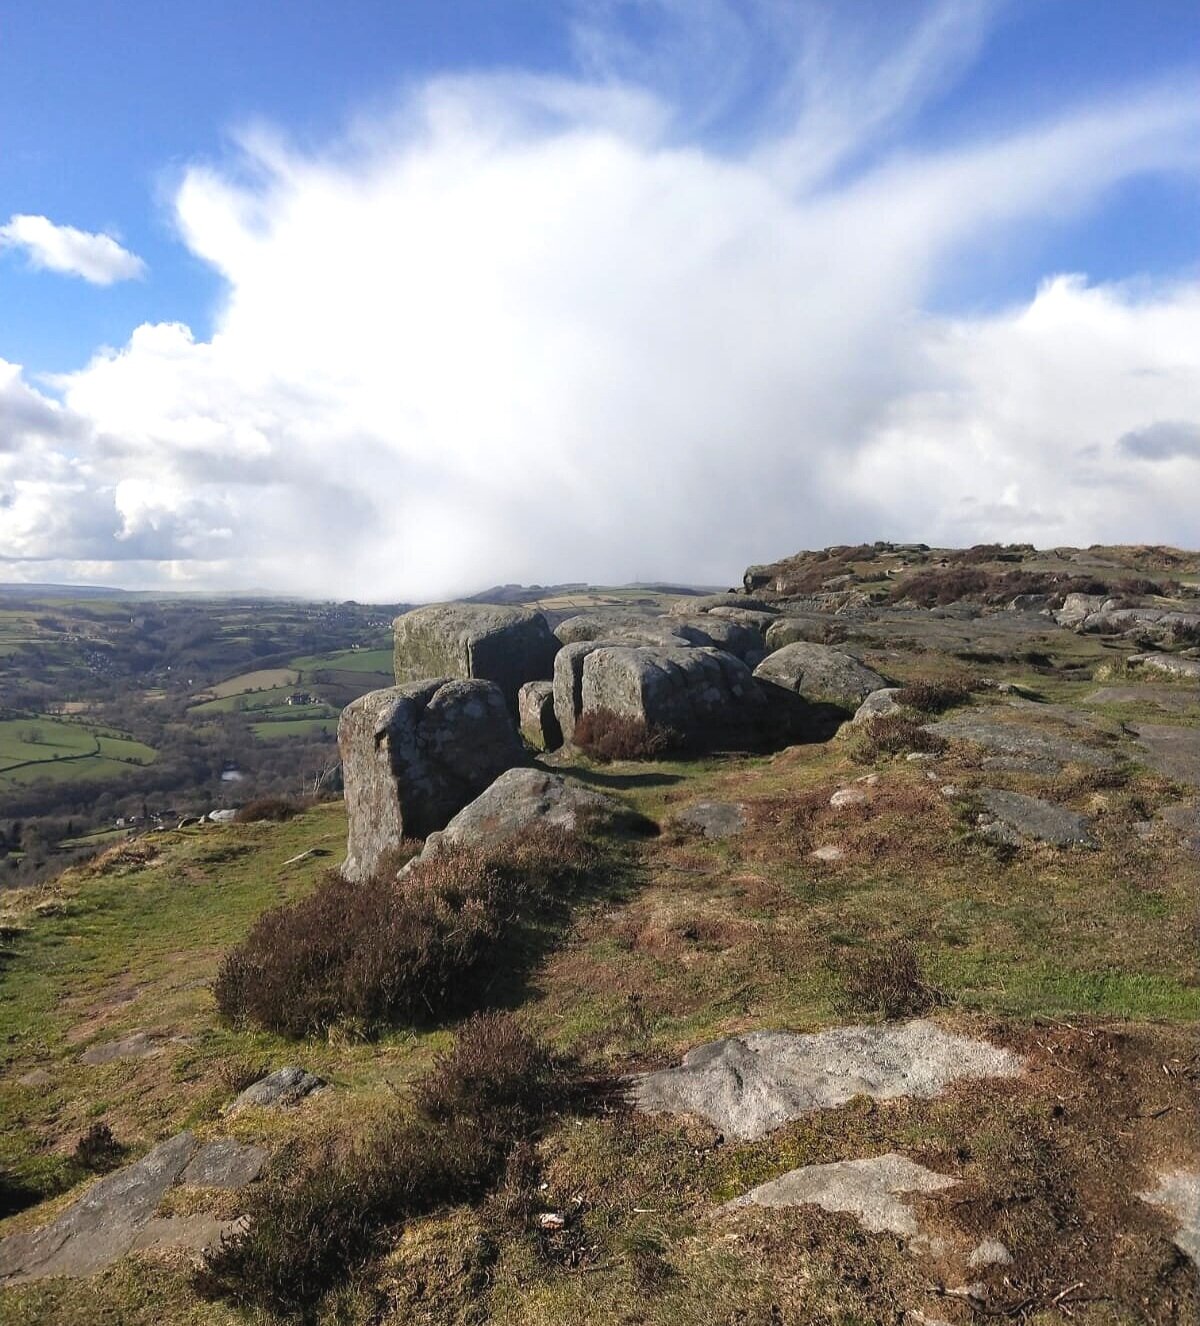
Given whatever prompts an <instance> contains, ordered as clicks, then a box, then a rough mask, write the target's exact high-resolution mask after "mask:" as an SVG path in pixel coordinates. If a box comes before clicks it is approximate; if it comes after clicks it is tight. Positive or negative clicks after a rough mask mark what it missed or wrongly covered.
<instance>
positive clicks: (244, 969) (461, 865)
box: [214, 830, 589, 1036]
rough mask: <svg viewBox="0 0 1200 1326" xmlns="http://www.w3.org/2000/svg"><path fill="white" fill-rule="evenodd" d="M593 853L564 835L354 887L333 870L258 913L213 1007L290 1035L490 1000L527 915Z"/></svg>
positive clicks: (439, 1012) (223, 971)
mask: <svg viewBox="0 0 1200 1326" xmlns="http://www.w3.org/2000/svg"><path fill="white" fill-rule="evenodd" d="M588 860H589V853H588V849H587V848H586V846H585V845H584V844H583V843H581V842H580V841H579V840H578V839H577V838H574V837H572V836H571V835H569V834H566V833H564V832H562V831H555V830H543V831H541V832H538V833H531V834H527V835H526V836H525V837H524V838H523V839H522V840H520V841H519V842H514V843H512V844H505V845H504V848H503V849H502V850H493V851H491V852H484V851H480V850H478V849H475V848H469V847H458V846H455V847H448V848H446V849H444V850H443V851H441V852H439V853H437V854H436V855H434V856H432V857H430V858H429V859H428V860H425V861H422V862H420V863H419V864H418V865H417V866H415V867H414V868H413V869H412V870H411V871H410V872H409V873H408V874H407V875H406V876H405V878H404V879H403V880H397V879H396V878H395V877H394V873H384V874H380V875H377V876H375V877H374V878H373V879H371V880H370V881H367V882H365V883H357V884H352V883H349V882H348V881H347V880H345V879H343V878H342V877H341V876H340V875H337V874H335V873H331V874H329V875H327V876H326V878H325V879H324V881H323V882H322V883H321V884H320V885H318V887H317V889H316V891H315V892H314V893H312V894H310V895H309V896H308V897H307V898H304V899H301V900H300V901H299V902H296V903H293V904H290V905H289V906H286V907H280V908H276V909H275V910H274V911H270V912H267V913H266V914H265V915H264V916H262V917H260V918H259V920H258V921H257V923H256V924H255V925H254V927H253V929H252V930H251V931H250V933H249V934H248V935H247V936H246V938H245V939H244V940H243V941H242V943H240V944H239V945H237V947H236V948H234V949H232V950H231V951H230V952H229V953H228V954H227V955H226V956H225V959H224V961H223V962H222V964H221V968H220V971H219V972H218V975H217V979H216V982H215V985H214V994H215V997H216V1001H217V1006H218V1008H219V1009H220V1010H221V1012H222V1014H224V1016H225V1017H227V1018H228V1019H230V1020H231V1021H233V1022H242V1021H246V1020H249V1021H252V1022H256V1023H258V1024H259V1025H260V1026H262V1027H265V1028H267V1029H268V1030H271V1031H276V1032H279V1033H280V1034H282V1035H285V1036H305V1035H310V1034H313V1033H319V1032H322V1031H324V1030H327V1029H328V1028H329V1027H331V1026H334V1025H336V1024H338V1023H353V1024H357V1025H358V1026H359V1027H360V1028H361V1029H362V1030H364V1031H372V1030H375V1029H377V1028H379V1027H383V1026H389V1025H395V1024H397V1023H411V1022H423V1021H425V1020H427V1019H429V1018H431V1017H432V1018H436V1017H440V1016H444V1015H446V1014H448V1013H453V1012H457V1011H464V1010H470V1009H473V1008H475V1007H478V1005H479V1004H480V1002H482V1000H483V998H484V995H485V992H486V988H487V986H488V984H489V982H490V981H491V979H492V978H493V977H494V976H495V975H496V973H497V970H498V968H499V967H502V966H504V965H506V963H507V961H510V960H511V959H510V958H508V959H506V956H505V950H506V949H507V948H509V947H510V941H511V940H512V939H513V938H514V936H515V933H516V930H517V928H518V924H519V918H520V917H522V916H525V915H528V914H533V913H536V912H537V910H538V908H539V907H540V905H541V904H542V903H543V902H544V901H545V900H546V899H547V898H548V897H549V896H551V895H552V894H554V893H561V892H562V891H564V889H567V888H569V887H570V886H571V885H572V883H573V882H574V881H575V880H576V879H577V877H578V876H579V875H580V874H581V873H582V871H583V870H584V869H585V868H586V865H587V863H588Z"/></svg>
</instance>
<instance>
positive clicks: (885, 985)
mask: <svg viewBox="0 0 1200 1326" xmlns="http://www.w3.org/2000/svg"><path fill="white" fill-rule="evenodd" d="M830 965H831V967H832V968H833V972H834V975H835V977H836V978H837V980H838V983H839V985H840V986H841V998H840V1000H839V1001H838V1002H839V1004H840V1007H841V1009H842V1010H843V1011H845V1012H848V1013H855V1014H862V1013H874V1014H878V1015H879V1016H880V1017H884V1018H889V1019H891V1018H907V1017H917V1016H919V1015H920V1014H922V1013H928V1012H929V1010H930V1009H932V1008H935V1007H936V1006H937V1005H939V1004H944V1003H945V1002H946V996H945V994H944V993H943V992H942V991H941V990H939V989H938V988H937V987H936V986H934V985H932V984H931V983H930V982H929V981H928V980H927V979H926V977H925V973H924V970H923V969H922V966H921V960H920V958H919V957H918V955H917V951H916V949H914V948H913V946H912V945H911V944H910V943H908V942H907V941H906V940H897V941H895V942H893V943H891V944H888V945H887V947H885V948H881V949H877V950H875V951H873V952H869V953H860V952H849V953H844V954H841V955H839V956H838V957H836V958H835V959H833V960H832V961H831V964H830Z"/></svg>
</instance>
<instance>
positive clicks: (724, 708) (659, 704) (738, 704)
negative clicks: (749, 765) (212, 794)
mask: <svg viewBox="0 0 1200 1326" xmlns="http://www.w3.org/2000/svg"><path fill="white" fill-rule="evenodd" d="M762 705H763V702H762V697H761V696H760V694H759V692H758V689H757V687H756V686H755V684H754V677H753V675H752V673H751V672H750V669H749V668H748V667H747V666H746V665H745V664H744V663H743V662H742V661H741V660H740V659H737V658H734V656H733V655H732V654H727V653H725V652H724V651H723V650H720V649H711V648H706V647H698V648H691V649H649V648H642V647H630V646H626V645H605V646H601V647H599V648H596V649H593V650H591V651H590V652H589V653H587V654H586V655H585V656H584V657H583V660H582V669H581V675H580V685H579V708H578V710H577V711H576V714H575V717H576V718H577V717H578V715H579V714H581V713H587V712H588V711H589V710H597V709H605V710H609V711H611V712H612V713H616V714H621V715H624V716H625V717H628V718H636V719H641V720H642V721H644V722H645V723H647V724H648V725H651V726H656V727H662V728H670V729H672V730H673V731H674V732H676V733H678V734H679V736H680V737H681V738H683V740H684V741H685V742H686V743H688V744H692V745H697V746H706V745H711V744H712V743H713V742H716V741H726V740H734V741H741V740H743V739H745V740H749V739H750V738H751V737H752V736H753V735H754V731H755V724H756V723H757V721H758V719H759V717H760V714H761V710H762ZM555 708H556V710H557V692H556V701H555Z"/></svg>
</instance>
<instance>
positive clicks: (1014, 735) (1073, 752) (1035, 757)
mask: <svg viewBox="0 0 1200 1326" xmlns="http://www.w3.org/2000/svg"><path fill="white" fill-rule="evenodd" d="M926 731H928V732H932V733H934V734H935V735H936V736H939V737H945V738H946V739H947V740H950V741H970V742H973V743H974V744H975V745H977V746H982V747H983V749H984V750H986V751H990V752H992V754H993V755H995V756H997V757H999V758H1000V759H1004V760H1017V761H1022V762H1030V763H1032V764H1033V766H1034V767H1033V768H1031V769H1030V770H1029V771H1030V772H1042V771H1048V772H1054V771H1056V770H1058V769H1060V768H1061V767H1062V766H1063V765H1065V764H1083V765H1087V766H1088V767H1089V768H1092V769H1111V768H1113V767H1115V765H1116V757H1115V756H1114V755H1112V754H1111V753H1110V752H1109V751H1107V750H1103V749H1101V748H1099V747H1097V746H1088V745H1085V744H1084V743H1083V742H1082V741H1076V740H1075V739H1074V738H1072V737H1067V736H1060V735H1058V734H1057V733H1054V732H1048V731H1045V730H1043V729H1041V728H1035V727H1032V726H1030V725H1029V724H1028V723H1024V722H1021V723H1001V722H998V721H996V720H994V719H987V718H982V717H978V716H976V715H973V714H957V715H954V716H953V717H951V718H943V719H942V720H941V721H940V722H937V723H929V724H927V725H926ZM993 767H998V766H993ZM1013 767H1024V765H1023V764H1022V765H1018V766H1013Z"/></svg>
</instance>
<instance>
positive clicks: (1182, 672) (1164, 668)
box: [1125, 654, 1200, 681]
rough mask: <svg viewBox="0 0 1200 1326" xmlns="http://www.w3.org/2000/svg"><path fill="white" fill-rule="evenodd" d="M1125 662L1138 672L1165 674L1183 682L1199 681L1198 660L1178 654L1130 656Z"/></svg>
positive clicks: (1199, 659) (1199, 667) (1199, 665)
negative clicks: (1181, 679)
mask: <svg viewBox="0 0 1200 1326" xmlns="http://www.w3.org/2000/svg"><path fill="white" fill-rule="evenodd" d="M1125 662H1126V663H1127V664H1128V665H1129V667H1131V668H1136V669H1138V670H1139V671H1145V672H1160V673H1165V674H1166V675H1167V676H1168V677H1181V678H1183V679H1184V680H1185V681H1200V658H1183V657H1182V656H1181V655H1179V654H1130V656H1129V657H1128V658H1127V659H1126V660H1125Z"/></svg>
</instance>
